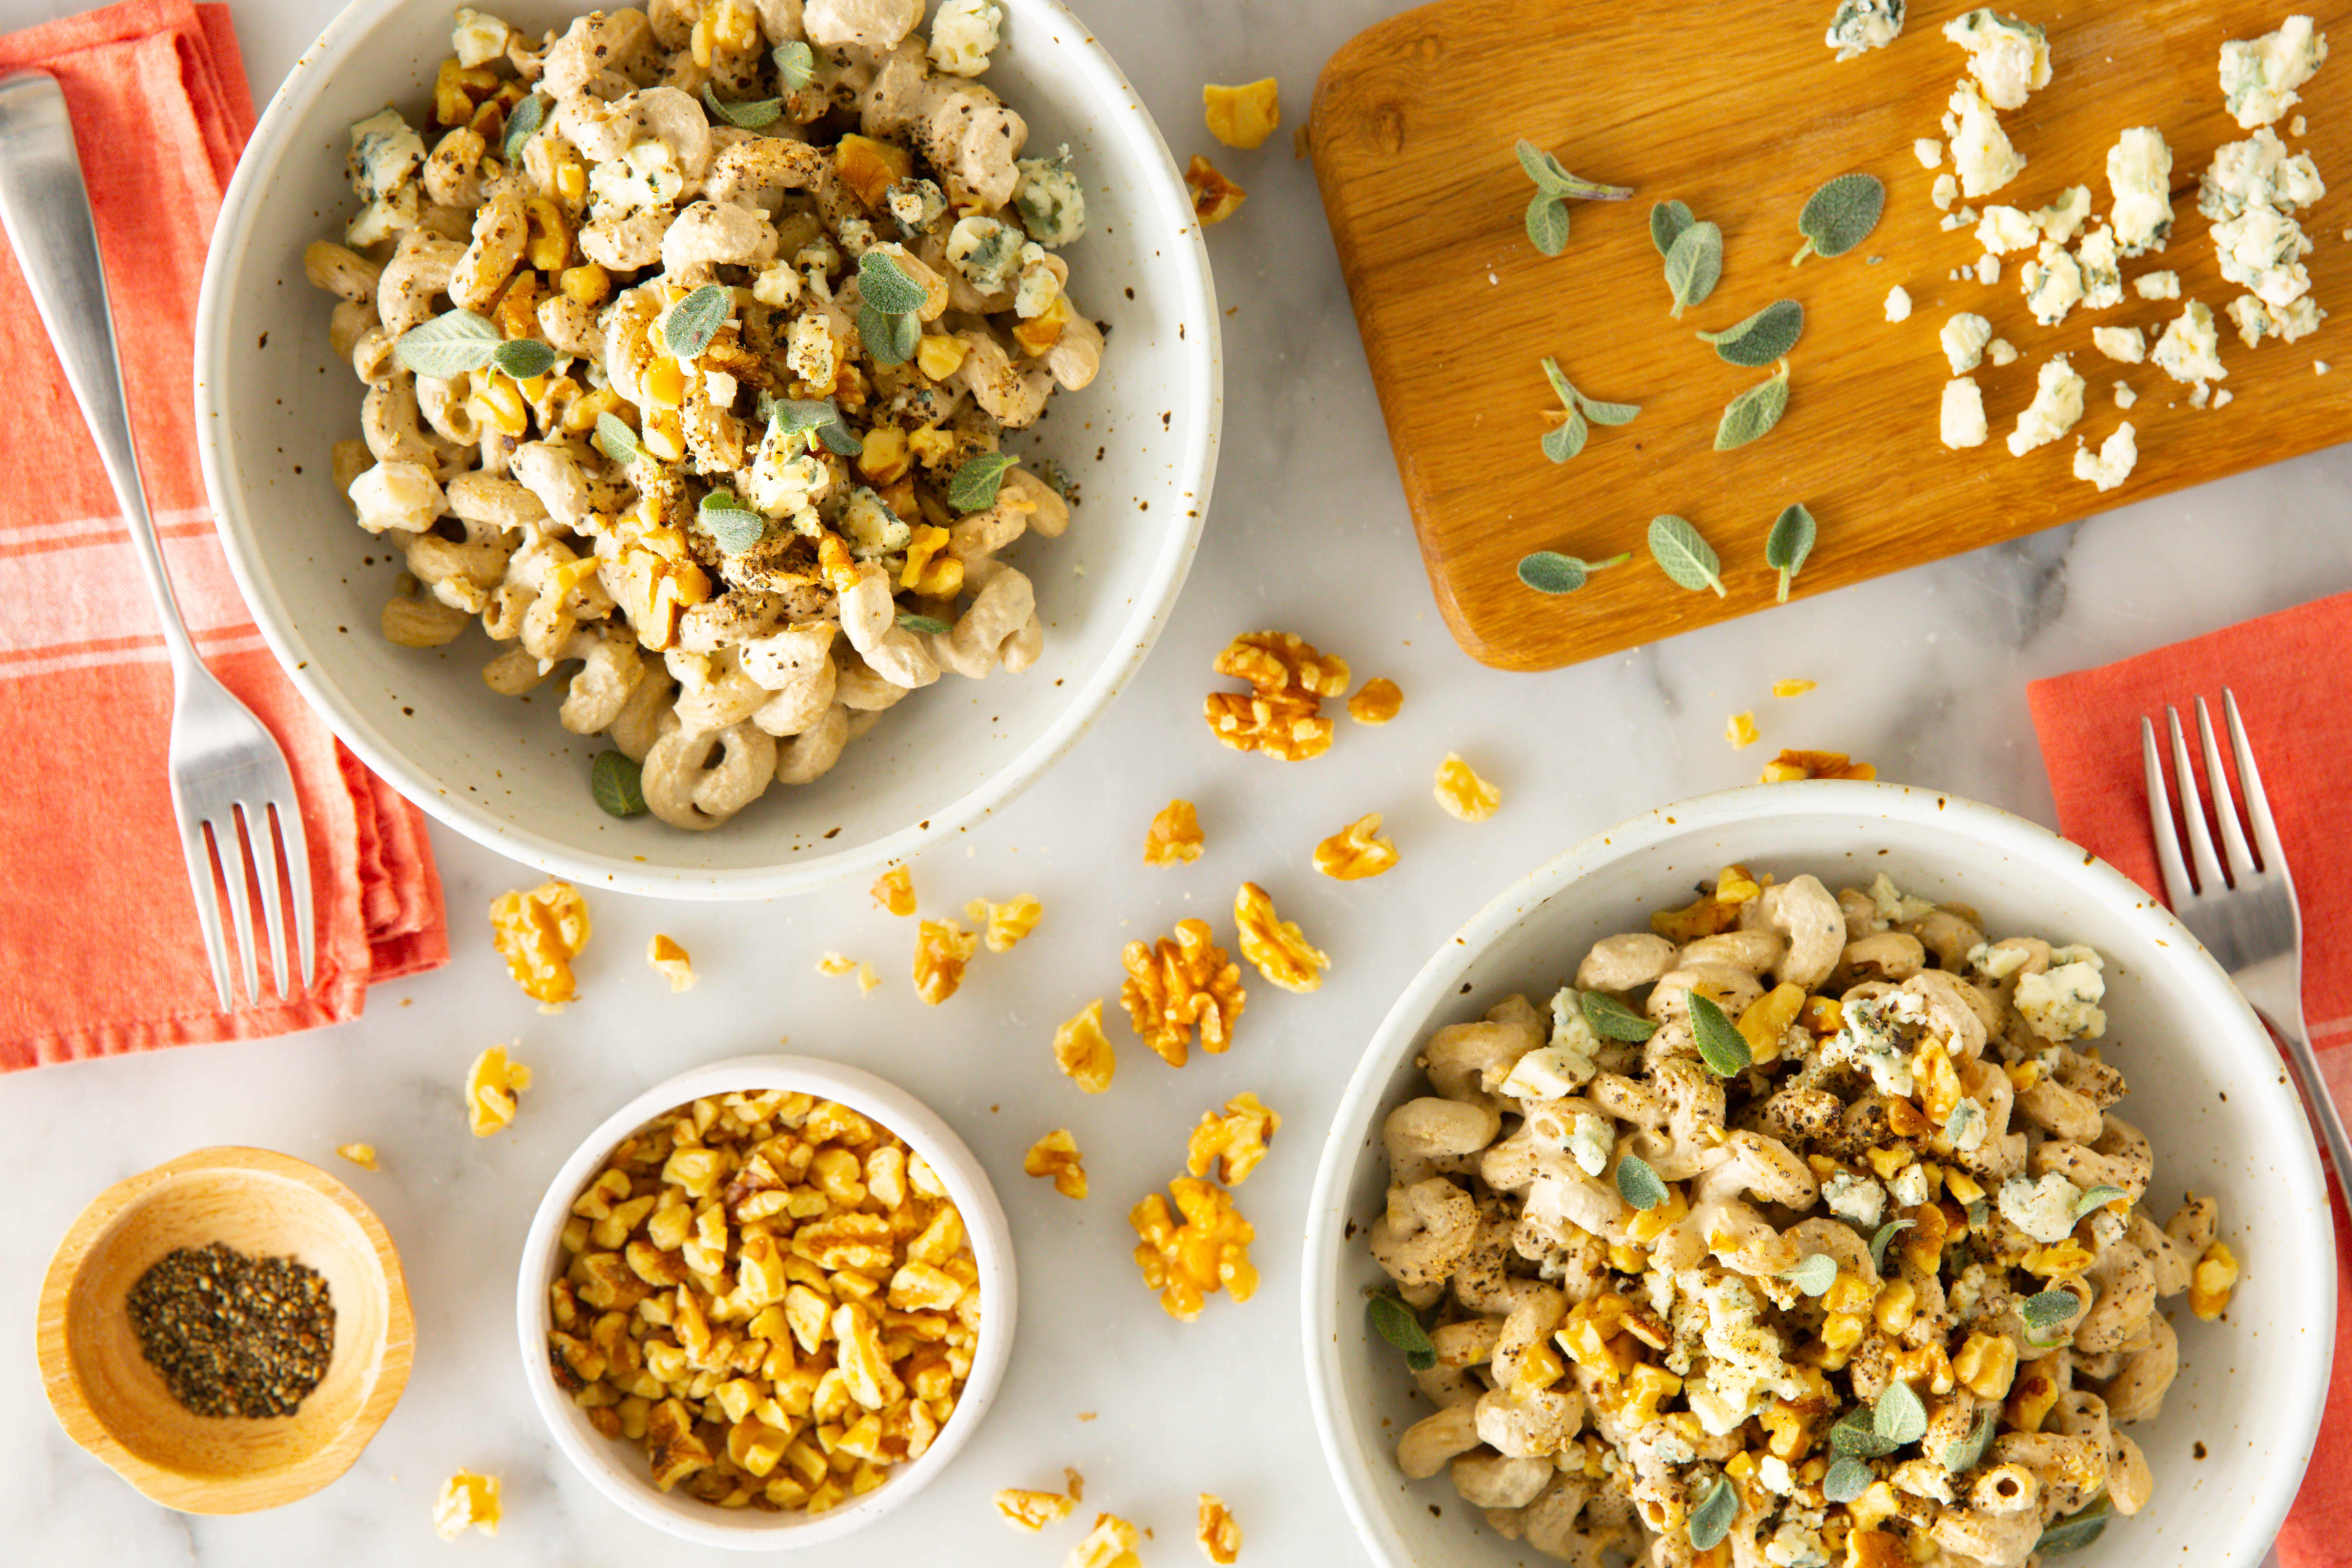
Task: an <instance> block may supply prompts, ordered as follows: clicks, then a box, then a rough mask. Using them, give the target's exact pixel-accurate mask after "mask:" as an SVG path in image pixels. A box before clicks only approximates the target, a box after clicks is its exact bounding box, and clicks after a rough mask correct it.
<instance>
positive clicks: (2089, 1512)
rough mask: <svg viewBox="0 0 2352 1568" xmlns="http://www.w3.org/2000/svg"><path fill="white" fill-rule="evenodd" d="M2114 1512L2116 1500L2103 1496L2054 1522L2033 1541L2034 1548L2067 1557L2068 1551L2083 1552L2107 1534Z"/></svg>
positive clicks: (2048, 1555)
mask: <svg viewBox="0 0 2352 1568" xmlns="http://www.w3.org/2000/svg"><path fill="white" fill-rule="evenodd" d="M2114 1513H2115V1503H2114V1501H2113V1500H2110V1499H2108V1498H2105V1497H2102V1498H2100V1499H2099V1500H2097V1501H2096V1502H2095V1503H2093V1504H2091V1505H2090V1506H2089V1507H2088V1508H2085V1509H2084V1510H2082V1511H2081V1512H2080V1513H2070V1514H2068V1515H2067V1516H2066V1517H2065V1518H2063V1519H2062V1520H2059V1521H2056V1522H2055V1523H2053V1524H2052V1525H2051V1527H2050V1528H2049V1529H2047V1530H2045V1531H2042V1539H2041V1540H2039V1541H2037V1542H2034V1543H2033V1550H2034V1551H2036V1552H2040V1553H2041V1554H2042V1556H2044V1557H2063V1556H2065V1555H2066V1554H2067V1553H2068V1552H2080V1551H2082V1550H2083V1548H2084V1547H2085V1546H2088V1545H2090V1544H2091V1542H2095V1541H2096V1540H2098V1538H2099V1537H2100V1536H2102V1535H2105V1533H2106V1531H2107V1521H2108V1519H2109V1518H2111V1517H2112V1516H2113V1515H2114Z"/></svg>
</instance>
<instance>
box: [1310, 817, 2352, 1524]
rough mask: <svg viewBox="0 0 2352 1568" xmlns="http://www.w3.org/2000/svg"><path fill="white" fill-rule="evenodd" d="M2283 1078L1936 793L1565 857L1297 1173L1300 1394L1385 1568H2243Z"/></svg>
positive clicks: (1659, 835)
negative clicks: (1307, 1201) (1312, 1172)
mask: <svg viewBox="0 0 2352 1568" xmlns="http://www.w3.org/2000/svg"><path fill="white" fill-rule="evenodd" d="M2264 1038H2265V1037H2264V1036H2263V1031H2262V1028H2261V1026H2260V1024H2259V1022H2258V1021H2257V1020H2256V1019H2255V1018H2254V1017H2253V1016H2252V1013H2251V1011H2250V1010H2249V1009H2248V1008H2247V1007H2246V1005H2245V1004H2244V1002H2243V1000H2242V998H2241V997H2239V996H2238V994H2236V992H2235V991H2234V989H2233V988H2232V987H2231V985H2230V984H2229V983H2228V980H2227V977H2226V976H2224V975H2223V974H2222V973H2221V971H2220V970H2219V969H2218V968H2217V967H2216V966H2214V965H2213V964H2212V963H2210V960H2208V959H2207V958H2206V957H2205V955H2203V954H2202V953H2201V952H2199V951H2198V950H2197V949H2196V947H2195V945H2194V943H2193V942H2190V941H2189V939H2188V938H2187V936H2186V935H2185V933H2184V932H2183V931H2181V929H2180V928H2179V925H2178V924H2177V923H2176V922H2174V921H2173V920H2172V919H2171V917H2170V916H2169V915H2168V914H2167V913H2166V912H2165V911H2164V910H2163V909H2162V908H2161V907H2160V906H2158V904H2156V903H2155V902H2154V901H2153V900H2150V899H2148V898H2147V895H2146V894H2145V893H2144V892H2143V891H2141V889H2138V888H2137V887H2136V886H2135V885H2133V884H2132V883H2130V882H2128V881H2127V880H2126V879H2124V878H2123V877H2122V876H2121V875H2120V874H2119V873H2117V872H2116V871H2115V870H2114V869H2113V868H2109V867H2107V866H2105V865H2104V864H2102V863H2100V862H2098V861H2097V860H2095V858H2091V857H2089V856H2087V855H2085V854H2084V852H2083V850H2082V849H2081V848H2080V847H2077V846H2074V845H2071V844H2068V843H2066V842H2065V841H2064V840H2063V839H2060V838H2058V837H2056V836H2055V835H2053V834H2051V833H2049V832H2048V831H2047V830H2045V829H2042V828H2040V827H2038V826H2034V825H2032V824H2031V823H2027V822H2024V821H2022V820H2021V819H2019V818H2016V817H2013V816H2009V815H2007V814H2005V813H2002V812H1999V811H1995V810H1993V809H1991V808H1990V807H1986V806H1980V805H1974V804H1973V803H1969V802H1966V801H1961V800H1958V799H1955V798H1953V797H1951V796H1949V795H1937V794H1936V793H1934V792H1932V791H1920V790H1912V789H1906V788H1903V787H1900V786H1895V785H1881V784H1870V783H1863V782H1855V781H1831V782H1809V783H1799V784H1769V785H1758V786H1752V787H1750V788H1748V789H1745V790H1738V791H1731V792H1727V793H1726V794H1723V795H1714V796H1708V797H1706V798H1704V799H1700V800H1696V801H1689V802H1684V803H1680V804H1678V805H1673V806H1669V807H1665V808H1662V809H1661V810H1659V811H1657V812H1654V813H1652V814H1650V815H1649V816H1644V817H1641V818H1637V819H1635V820H1633V821H1632V822H1629V823H1626V824H1623V825H1622V826H1618V827H1616V828H1613V829H1612V830H1610V831H1609V832H1608V833H1606V834H1604V835H1602V836H1601V837H1596V838H1594V839H1592V840H1590V841H1588V842H1587V843H1586V844H1584V845H1582V846H1580V847H1578V848H1576V849H1573V850H1571V851H1570V852H1569V853H1567V854H1566V855H1563V856H1561V857H1560V858H1559V859H1557V860H1556V861H1554V862H1553V863H1552V864H1551V865H1549V866H1548V867H1546V868H1543V869H1541V870H1539V871H1538V872H1536V873H1535V874H1533V875H1532V876H1530V877H1529V878H1528V879H1526V880H1525V881H1523V882H1522V883H1521V884H1519V885H1518V886H1516V887H1514V888H1512V889H1509V890H1508V891H1507V893H1506V895H1505V896H1504V897H1502V898H1500V899H1497V900H1496V901H1495V902H1494V903H1493V904H1492V905H1490V906H1489V907H1488V909H1487V910H1486V911H1485V912H1484V913H1482V914H1481V915H1480V916H1479V917H1478V918H1477V919H1475V920H1474V921H1472V922H1471V923H1470V924H1469V925H1468V926H1467V927H1466V928H1465V930H1464V931H1462V932H1461V933H1460V934H1459V936H1458V937H1457V938H1454V939H1451V940H1449V941H1448V942H1446V943H1445V945H1444V948H1443V949H1442V950H1441V951H1440V954H1439V956H1438V957H1437V958H1436V959H1435V960H1433V962H1432V963H1430V964H1429V965H1428V967H1427V968H1426V969H1425V970H1424V971H1423V973H1422V974H1421V975H1420V976H1418V977H1417V978H1416V979H1415V980H1414V982H1413V983H1412V984H1411V985H1410V986H1408V987H1407V989H1406V991H1405V994H1404V995H1403V996H1402V998H1401V999H1400V1001H1399V1002H1398V1004H1397V1005H1396V1007H1395V1008H1394V1010H1393V1011H1392V1012H1391V1015H1390V1017H1389V1019H1388V1020H1387V1022H1386V1023H1385V1024H1384V1025H1383V1026H1382V1029H1381V1034H1380V1035H1379V1037H1376V1038H1375V1039H1374V1040H1373V1041H1372V1042H1371V1044H1370V1047H1369V1049H1368V1050H1367V1052H1366V1055H1365V1057H1364V1059H1363V1063H1362V1066H1361V1068H1360V1070H1359V1072H1358V1074H1357V1077H1356V1079H1355V1081H1354V1082H1353V1083H1352V1084H1351V1085H1350V1087H1349V1092H1348V1095H1347V1097H1346V1099H1345V1100H1343V1101H1342V1104H1341V1106H1340V1109H1339V1113H1338V1116H1337V1118H1336V1121H1335V1125H1334V1130H1333V1132H1332V1135H1331V1138H1330V1140H1329V1142H1328V1143H1327V1145H1326V1153H1325V1158H1324V1163H1323V1167H1322V1170H1321V1172H1320V1173H1319V1174H1318V1184H1317V1191H1316V1195H1315V1197H1314V1200H1313V1202H1312V1204H1311V1205H1310V1208H1309V1212H1308V1220H1307V1254H1306V1268H1305V1269H1304V1271H1303V1272H1304V1275H1305V1292H1306V1307H1307V1312H1306V1325H1305V1326H1306V1342H1307V1352H1308V1355H1309V1358H1310V1374H1309V1380H1308V1386H1309V1390H1310V1393H1311V1394H1312V1395H1313V1397H1314V1399H1315V1402H1316V1405H1317V1413H1318V1421H1319V1423H1320V1425H1321V1427H1322V1431H1323V1436H1324V1439H1325V1445H1326V1449H1327V1452H1328V1455H1329V1457H1330V1458H1331V1461H1332V1467H1333V1470H1334V1472H1335V1475H1336V1476H1337V1479H1339V1483H1340V1487H1341V1490H1342V1494H1343V1497H1344V1499H1345V1500H1346V1501H1347V1502H1348V1504H1349V1508H1350V1510H1351V1512H1352V1513H1353V1514H1354V1516H1355V1518H1356V1520H1357V1522H1358V1524H1359V1526H1360V1529H1361V1530H1362V1532H1363V1534H1364V1537H1365V1541H1366V1543H1367V1545H1368V1547H1369V1548H1370V1552H1371V1556H1372V1558H1373V1560H1374V1561H1375V1562H1377V1563H1381V1564H1382V1565H1383V1568H1402V1564H1405V1563H1425V1562H1440V1561H1442V1562H1448V1563H1458V1564H1461V1565H1462V1568H1485V1565H1486V1564H1489V1563H1492V1564H1496V1565H1500V1564H1503V1563H1514V1564H1525V1563H1531V1562H1534V1561H1538V1560H1539V1559H1542V1558H1545V1557H1551V1558H1557V1559H1559V1560H1563V1561H1568V1562H1574V1563H1591V1564H1596V1565H1597V1564H1600V1563H1603V1562H1615V1561H1619V1560H1621V1559H1622V1558H1625V1557H1631V1558H1632V1559H1633V1560H1634V1561H1637V1562H1640V1563H1650V1564H1657V1565H1660V1568H1665V1565H1673V1568H1735V1565H1741V1564H1754V1565H1756V1568H1764V1565H1765V1564H1772V1565H1777V1568H1831V1565H1832V1564H1834V1565H1837V1568H1855V1565H1857V1564H1860V1565H1866V1568H1876V1565H1883V1568H1895V1565H1897V1564H1922V1563H1949V1564H1960V1563H1967V1564H1979V1565H1981V1564H1994V1563H2025V1562H2028V1561H2029V1560H2032V1559H2033V1558H2034V1557H2035V1556H2036V1555H2037V1554H2038V1555H2039V1556H2040V1557H2041V1558H2042V1559H2049V1558H2053V1557H2055V1556H2056V1555H2058V1554H2060V1553H2061V1552H2065V1551H2069V1550H2073V1549H2074V1548H2077V1547H2081V1546H2086V1545H2088V1544H2089V1543H2090V1542H2092V1541H2093V1540H2095V1539H2097V1538H2098V1537H2099V1536H2100V1535H2101V1534H2102V1533H2103V1532H2104V1533H2105V1534H2106V1535H2108V1536H2110V1537H2112V1540H2111V1541H2110V1542H2108V1543H2107V1544H2105V1545H2103V1546H2102V1547H2101V1551H2103V1552H2108V1553H2109V1555H2107V1556H2105V1557H2101V1558H2095V1560H2096V1561H2111V1562H2126V1561H2127V1562H2153V1561H2157V1560H2159V1559H2161V1558H2165V1557H2170V1556H2175V1555H2178V1556H2180V1557H2181V1558H2182V1559H2183V1560H2186V1561H2198V1562H2223V1561H2229V1562H2252V1561H2254V1560H2256V1559H2257V1558H2258V1557H2259V1556H2260V1554H2261V1551H2262V1550H2263V1543H2266V1542H2267V1541H2268V1539H2269V1532H2270V1531H2273V1530H2274V1529H2275V1527H2276V1524H2277V1521H2278V1520H2279V1518H2280V1517H2281V1516H2282V1515H2283V1514H2284V1510H2285V1508H2286V1506H2287V1503H2288V1501H2289V1500H2291V1498H2292V1496H2293V1493H2294V1478H2293V1475H2292V1467H2288V1472H2289V1473H2288V1474H2287V1475H2286V1476H2285V1477H2284V1479H2280V1478H2278V1477H2277V1476H2276V1474H2275V1472H2276V1469H2277V1467H2276V1466H2275V1464H2274V1461H2273V1459H2272V1458H2269V1456H2273V1455H2274V1454H2275V1453H2276V1452H2277V1451H2278V1450H2277V1448H2276V1447H2275V1446H2274V1445H2275V1444H2278V1443H2295V1444H2300V1443H2301V1442H2303V1441H2304V1440H2305V1434H2307V1433H2309V1432H2311V1431H2313V1430H2314V1429H2315V1426H2314V1423H2315V1419H2316V1417H2315V1410H2316V1406H2317V1404H2318V1402H2319V1397H2320V1396H2318V1395H2316V1394H2312V1393H2311V1392H2310V1388H2311V1386H2312V1385H2313V1380H2314V1378H2315V1376H2316V1371H2315V1368H2314V1367H2313V1366H2312V1365H2311V1364H2310V1363H2309V1360H2308V1358H2305V1357H2301V1356H2299V1355H2298V1354H2297V1353H2296V1352H2294V1351H2293V1350H2292V1349H2291V1348H2288V1346H2287V1345H2286V1344H2284V1343H2281V1344H2278V1345H2273V1344H2271V1343H2269V1342H2270V1340H2271V1338H2272V1336H2273V1335H2274V1334H2287V1335H2295V1334H2302V1333H2305V1332H2311V1333H2316V1334H2318V1335H2319V1336H2320V1337H2321V1338H2322V1339H2324V1338H2325V1337H2326V1333H2327V1328H2326V1325H2327V1324H2328V1323H2329V1322H2331V1321H2332V1308H2330V1307H2329V1306H2327V1305H2326V1300H2325V1297H2326V1289H2325V1284H2324V1281H2323V1280H2322V1279H2320V1276H2322V1275H2324V1274H2325V1273H2326V1271H2327V1270H2328V1269H2329V1268H2331V1267H2332V1263H2331V1261H2330V1260H2331V1258H2332V1253H2331V1252H2330V1251H2329V1244H2328V1242H2327V1239H2326V1236H2325V1235H2324V1234H2323V1232H2324V1227H2322V1226H2318V1225H2316V1224H2315V1223H2314V1221H2315V1217H2316V1214H2317V1208H2318V1206H2319V1205H2322V1204H2323V1203H2324V1199H2322V1198H2320V1197H2319V1196H2318V1195H2317V1194H2318V1192H2319V1190H2320V1189H2319V1186H2318V1176H2317V1168H2316V1161H2315V1158H2314V1157H2311V1156H2309V1154H2308V1147H2307V1146H2308V1144H2309V1135H2308V1132H2307V1131H2306V1130H2305V1127H2304V1125H2303V1123H2302V1121H2301V1115H2300V1111H2299V1110H2298V1108H2297V1107H2296V1106H2295V1104H2294V1101H2293V1099H2292V1096H2291V1094H2290V1093H2288V1092H2286V1091H2284V1089H2283V1086H2282V1085H2281V1084H2280V1083H2279V1082H2278V1081H2277V1080H2276V1079H2275V1078H2274V1077H2273V1074H2272V1073H2271V1071H2270V1070H2269V1069H2268V1068H2264V1069H2263V1070H2260V1071H2250V1070H2248V1069H2247V1068H2246V1066H2245V1063H2246V1062H2247V1061H2248V1060H2250V1059H2252V1060H2256V1061H2262V1062H2264V1063H2267V1061H2268V1060H2269V1058H2267V1057H2263V1056H2262V1055H2261V1054H2260V1053H2261V1052H2262V1050H2263V1048H2264ZM2256 1096H2259V1099H2254V1098H2252V1097H2256ZM2305 1202H2309V1203H2311V1204H2313V1205H2315V1206H2314V1208H2313V1210H2311V1211H2310V1212H2308V1213H2304V1214H2295V1213H2291V1212H2290V1210H2291V1209H2292V1208H2293V1207H2294V1205H2302V1204H2304V1203H2305ZM2305 1324H2309V1325H2312V1326H2311V1327H2310V1328H2305V1327H2304V1326H2303V1325H2305ZM2256 1363H2261V1364H2260V1365H2259V1366H2258V1365H2257V1364H2256ZM2240 1423H2243V1424H2244V1426H2245V1428H2246V1431H2247V1433H2248V1436H2245V1437H2242V1438H2241V1437H2235V1436H2222V1434H2228V1433H2231V1432H2233V1431H2234V1430H2235V1429H2236V1427H2237V1426H2238V1424H2240ZM2294 1451H2298V1452H2299V1451H2300V1449H2299V1448H2298V1449H2296V1450H2294ZM2207 1489H2218V1490H2219V1491H2220V1492H2221V1494H2223V1495H2226V1496H2228V1497H2230V1498H2231V1504H2230V1505H2229V1506H2230V1510H2231V1511H2229V1512H2217V1511H2216V1510H2215V1505H2214V1504H2213V1503H2212V1501H2211V1500H2210V1497H2208V1496H2207V1495H2206V1494H2207Z"/></svg>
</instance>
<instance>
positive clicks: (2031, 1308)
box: [2017, 1290, 2083, 1333]
mask: <svg viewBox="0 0 2352 1568" xmlns="http://www.w3.org/2000/svg"><path fill="white" fill-rule="evenodd" d="M2082 1306H2083V1303H2082V1301H2081V1300H2079V1299H2077V1298H2076V1296H2075V1294H2074V1292H2073V1291H2072V1290H2044V1291H2042V1293H2041V1294H2039V1295H2035V1296H2028V1297H2027V1298H2026V1299H2025V1300H2022V1301H2020V1302H2019V1303H2018V1304H2017V1315H2018V1317H2019V1318H2020V1319H2021V1320H2022V1321H2023V1322H2024V1324H2025V1326H2026V1327H2027V1328H2029V1329H2032V1331H2034V1332H2035V1333H2040V1332H2042V1331H2043V1330H2044V1329H2054V1328H2056V1327H2057V1326H2058V1325H2059V1324H2061V1323H2063V1322H2064V1321H2066V1320H2067V1319H2069V1318H2071V1317H2073V1316H2074V1314H2075V1313H2076V1312H2078V1311H2080V1310H2082Z"/></svg>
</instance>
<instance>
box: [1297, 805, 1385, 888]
mask: <svg viewBox="0 0 2352 1568" xmlns="http://www.w3.org/2000/svg"><path fill="white" fill-rule="evenodd" d="M1396 863H1397V847H1396V844H1395V842H1394V841H1393V840H1391V838H1389V837H1388V836H1387V835H1385V834H1383V833H1382V832H1381V814H1380V813H1379V812H1377V811H1373V812H1367V813H1366V814H1365V815H1363V816H1360V817H1358V818H1356V820H1355V821H1353V822H1351V823H1349V824H1348V826H1345V827H1343V828H1341V829H1340V830H1339V832H1337V833H1334V834H1333V835H1331V837H1328V838H1326V839H1325V840H1323V842H1322V843H1320V844H1318V845H1317V846H1316V847H1315V868H1316V869H1317V870H1318V871H1320V872H1322V873H1323V874H1324V875H1325V876H1327V877H1331V878H1336V879H1338V880H1339V881H1342V882H1360V881H1361V880H1363V879H1365V878H1367V877H1377V876H1379V875H1380V874H1381V872H1383V871H1385V870H1388V869H1389V868H1391V867H1392V866H1394V865H1395V864H1396Z"/></svg>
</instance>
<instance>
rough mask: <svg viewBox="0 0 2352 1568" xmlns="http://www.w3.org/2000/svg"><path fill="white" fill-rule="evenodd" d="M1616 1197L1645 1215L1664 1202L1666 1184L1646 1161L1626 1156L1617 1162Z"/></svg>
mask: <svg viewBox="0 0 2352 1568" xmlns="http://www.w3.org/2000/svg"><path fill="white" fill-rule="evenodd" d="M1617 1195H1618V1196H1619V1197H1621V1198H1623V1199H1624V1200H1625V1201H1626V1202H1627V1203H1629V1204H1632V1205H1633V1206H1634V1207H1635V1208H1637V1209H1640V1210H1641V1211H1642V1212H1643V1214H1647V1213H1649V1212H1650V1211H1651V1210H1652V1209H1654V1208H1656V1207H1657V1206H1658V1205H1660V1204H1663V1203H1664V1202H1665V1201H1666V1184H1665V1182H1664V1179H1663V1178H1662V1177H1660V1176H1659V1174H1658V1173H1657V1172H1656V1171H1654V1170H1653V1169H1652V1168H1651V1166H1650V1163H1649V1162H1648V1161H1647V1160H1644V1159H1643V1158H1642V1156H1640V1155H1639V1154H1628V1155H1626V1156H1625V1157H1624V1158H1623V1159H1622V1160H1620V1161H1618V1162H1617Z"/></svg>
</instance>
